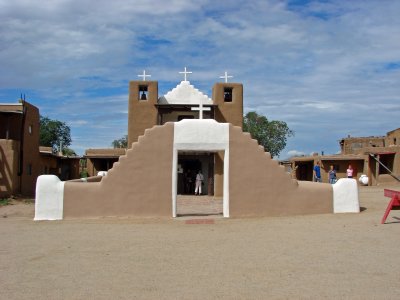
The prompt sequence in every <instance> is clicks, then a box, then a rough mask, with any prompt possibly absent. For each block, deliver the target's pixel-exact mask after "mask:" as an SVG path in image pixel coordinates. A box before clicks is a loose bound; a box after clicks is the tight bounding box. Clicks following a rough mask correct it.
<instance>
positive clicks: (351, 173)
mask: <svg viewBox="0 0 400 300" xmlns="http://www.w3.org/2000/svg"><path fill="white" fill-rule="evenodd" d="M353 172H354V169H353V167H352V166H351V165H349V167H348V168H347V170H346V173H347V178H353Z"/></svg>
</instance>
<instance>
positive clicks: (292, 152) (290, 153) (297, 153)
mask: <svg viewBox="0 0 400 300" xmlns="http://www.w3.org/2000/svg"><path fill="white" fill-rule="evenodd" d="M304 155H305V153H304V152H303V151H298V150H289V151H288V152H287V156H288V157H294V156H304Z"/></svg>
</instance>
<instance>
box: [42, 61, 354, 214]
mask: <svg viewBox="0 0 400 300" xmlns="http://www.w3.org/2000/svg"><path fill="white" fill-rule="evenodd" d="M180 73H183V74H184V80H183V81H181V82H180V83H179V84H178V85H177V86H176V87H175V88H173V89H172V90H170V91H169V92H167V93H166V94H165V95H159V94H158V82H157V81H147V80H146V77H147V76H149V75H146V74H145V72H144V73H143V75H141V76H142V77H143V80H140V81H131V82H130V83H129V100H128V118H129V119H128V145H129V147H128V149H127V150H126V152H125V151H124V150H122V153H113V151H112V150H109V152H108V153H105V152H104V151H101V150H100V151H99V152H97V153H96V151H94V150H91V152H90V155H91V156H93V157H95V156H96V155H97V158H98V159H101V157H102V156H103V157H104V158H105V159H109V160H110V162H111V161H112V160H114V161H115V162H113V164H112V168H110V169H109V170H108V172H107V174H106V175H105V176H93V177H89V178H87V179H81V180H72V181H60V180H59V179H58V178H57V177H55V176H51V175H43V176H40V177H39V179H38V182H37V187H36V203H35V220H59V219H68V218H93V217H105V216H139V217H177V216H178V215H177V206H178V201H177V198H178V197H181V195H184V194H193V193H194V190H193V179H194V176H195V174H196V173H197V172H198V171H199V170H201V171H202V173H203V175H204V181H205V184H204V186H203V194H204V193H206V194H209V195H213V196H214V197H220V198H222V202H223V216H224V217H249V216H280V215H299V214H316V213H317V214H320V213H334V212H335V213H340V212H359V209H360V208H359V203H358V190H357V183H356V181H355V180H354V179H342V180H340V181H339V182H338V183H337V184H335V185H334V186H332V185H330V184H321V183H318V184H317V183H312V182H302V181H297V180H295V179H292V178H291V175H290V174H289V173H287V172H285V171H284V167H282V166H280V165H279V164H278V162H277V161H275V160H273V159H271V156H270V154H269V153H267V152H265V151H264V148H263V147H262V146H259V145H258V143H257V141H256V140H254V139H252V138H251V136H250V134H249V133H244V132H243V131H242V128H241V126H242V121H243V85H242V84H240V83H231V82H228V78H229V76H227V74H226V73H225V77H222V78H224V79H225V80H224V81H225V82H219V83H215V84H214V86H213V88H212V98H210V97H208V96H207V95H205V94H204V93H202V92H200V91H199V90H198V89H196V88H195V87H194V86H193V85H191V83H190V82H189V81H188V80H187V75H188V74H190V73H191V72H187V71H186V68H185V71H184V72H180ZM116 151H121V150H120V149H117V150H116ZM87 155H88V152H87ZM117 157H118V158H117ZM88 166H89V162H88ZM106 167H107V165H103V166H100V168H106ZM200 198H201V197H199V199H200Z"/></svg>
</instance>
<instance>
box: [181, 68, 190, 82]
mask: <svg viewBox="0 0 400 300" xmlns="http://www.w3.org/2000/svg"><path fill="white" fill-rule="evenodd" d="M179 74H184V75H185V81H186V75H187V74H192V72H189V71H186V67H185V71H183V72H179Z"/></svg>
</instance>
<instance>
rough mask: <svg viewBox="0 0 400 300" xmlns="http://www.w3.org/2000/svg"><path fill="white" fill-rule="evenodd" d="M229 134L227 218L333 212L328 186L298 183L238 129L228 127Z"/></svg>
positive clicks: (330, 189) (331, 197)
mask: <svg viewBox="0 0 400 300" xmlns="http://www.w3.org/2000/svg"><path fill="white" fill-rule="evenodd" d="M229 135H230V136H229V140H230V146H229V152H230V162H231V164H230V168H229V178H230V180H229V181H230V182H229V195H230V196H229V210H230V215H231V216H233V217H236V216H280V215H300V214H302V215H304V214H317V213H332V212H333V191H332V186H331V185H330V184H324V183H313V182H298V181H297V180H294V179H292V178H291V175H290V174H289V173H287V172H285V171H284V167H283V166H279V164H278V162H277V161H275V160H273V159H271V157H270V154H269V153H266V152H264V149H263V147H262V146H259V145H258V143H257V141H256V140H253V139H251V137H250V135H249V134H248V133H243V132H242V130H241V128H239V127H233V126H231V127H230V132H229Z"/></svg>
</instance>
